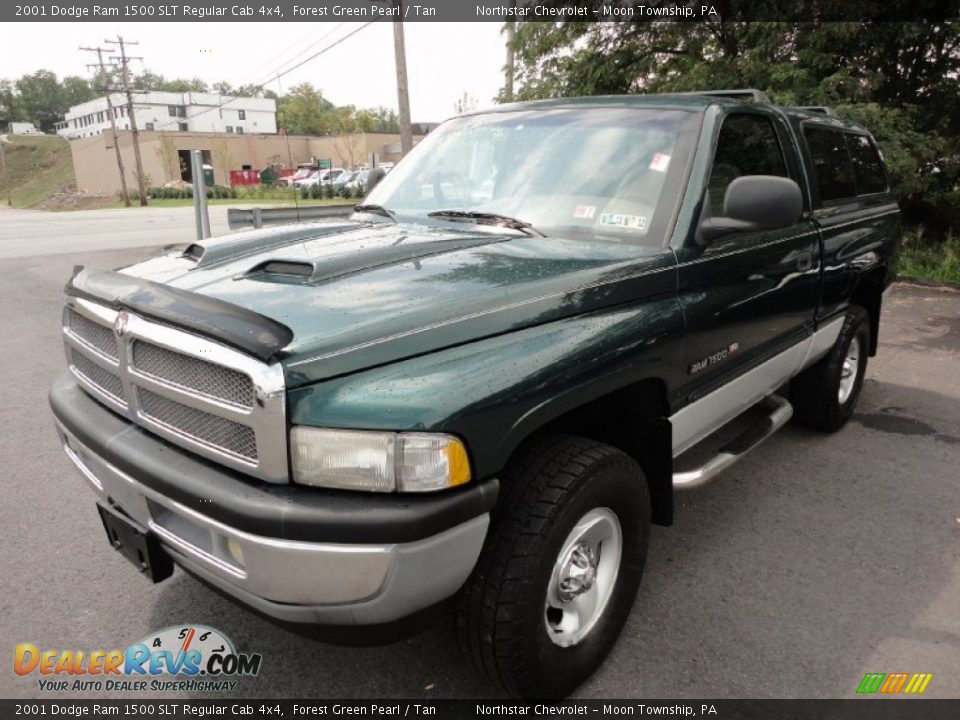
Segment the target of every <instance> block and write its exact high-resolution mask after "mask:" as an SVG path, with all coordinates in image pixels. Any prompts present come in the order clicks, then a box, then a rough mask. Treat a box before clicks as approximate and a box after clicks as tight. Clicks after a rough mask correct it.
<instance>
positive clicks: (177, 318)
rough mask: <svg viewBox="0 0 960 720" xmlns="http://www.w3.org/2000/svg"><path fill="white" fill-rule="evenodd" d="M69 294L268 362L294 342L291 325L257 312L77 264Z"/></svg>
mask: <svg viewBox="0 0 960 720" xmlns="http://www.w3.org/2000/svg"><path fill="white" fill-rule="evenodd" d="M64 290H65V292H66V293H67V295H72V296H75V297H81V298H86V299H88V300H91V301H93V302H96V303H100V304H101V305H107V306H109V307H111V308H113V309H114V310H123V309H125V310H130V311H132V312H134V313H136V314H138V315H142V316H143V317H146V318H150V319H152V320H156V321H158V322H161V323H165V324H167V325H172V326H174V327H177V328H181V329H183V330H187V331H189V332H196V333H199V334H202V335H204V336H206V337H208V338H210V339H211V340H217V341H219V342H222V343H223V344H224V345H229V346H231V347H233V348H236V349H237V350H240V351H242V352H245V353H247V354H248V355H252V356H253V357H255V358H257V359H258V360H262V361H264V362H266V361H269V360H272V359H274V358H275V357H276V355H277V353H278V352H279V351H280V350H282V349H283V348H284V347H286V346H287V345H289V344H290V341H291V340H293V331H292V330H291V329H290V328H288V327H287V326H286V325H283V324H282V323H279V322H277V321H276V320H272V319H270V318H268V317H265V316H263V315H260V314H259V313H255V312H253V311H252V310H247V309H246V308H243V307H240V306H238V305H234V304H232V303H228V302H224V301H223V300H217V299H216V298H212V297H207V296H206V295H200V294H199V293H194V292H190V291H188V290H179V289H177V288H175V287H170V286H169V285H163V284H160V283H155V282H151V281H150V280H142V279H140V278H136V277H132V276H130V275H124V274H123V273H119V272H114V271H112V270H92V269H91V270H88V269H85V268H84V267H83V266H77V267H76V268H75V269H74V274H73V277H72V278H70V281H69V282H68V283H67V286H66V288H65V289H64Z"/></svg>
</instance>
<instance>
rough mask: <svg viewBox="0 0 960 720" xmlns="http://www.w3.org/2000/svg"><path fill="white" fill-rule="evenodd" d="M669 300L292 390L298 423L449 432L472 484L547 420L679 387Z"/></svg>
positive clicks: (678, 339) (678, 320)
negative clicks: (644, 384) (465, 455)
mask: <svg viewBox="0 0 960 720" xmlns="http://www.w3.org/2000/svg"><path fill="white" fill-rule="evenodd" d="M682 338H683V318H682V315H681V310H680V308H679V306H678V304H677V301H676V299H675V298H674V297H661V298H647V299H645V300H644V301H643V302H642V303H640V304H636V305H630V306H618V307H614V308H607V309H604V310H601V311H596V312H592V313H587V314H582V315H576V316H573V317H568V318H565V319H562V320H558V321H555V322H550V323H545V324H542V325H537V326H534V327H530V328H526V329H524V330H520V331H517V332H511V333H507V334H504V335H500V336H497V337H492V338H487V339H484V340H480V341H477V342H473V343H469V344H466V345H461V346H459V347H456V348H451V349H447V350H443V351H439V352H434V353H430V354H427V355H422V356H419V357H416V358H411V359H408V360H404V361H401V362H396V363H392V364H389V365H385V366H382V367H379V368H373V369H370V370H366V371H362V372H358V373H355V374H353V375H348V376H345V377H341V378H336V379H333V380H328V381H322V382H318V383H315V384H313V385H309V386H306V387H302V388H297V389H295V390H291V391H290V392H289V395H288V403H289V408H290V419H291V422H292V423H293V424H295V425H314V426H320V427H336V428H354V429H371V430H373V429H376V430H394V431H401V430H417V431H435V432H447V433H451V434H454V435H457V436H459V437H461V438H462V439H463V440H464V441H465V443H466V444H467V447H468V450H469V452H470V457H471V459H472V462H473V472H474V476H475V477H479V478H483V477H488V476H491V475H493V474H494V473H496V472H498V471H499V470H500V469H501V468H502V467H503V466H504V464H505V463H506V461H507V459H508V458H509V457H510V454H511V453H512V452H513V451H514V449H516V447H517V446H518V445H519V444H520V443H521V442H522V441H523V440H524V439H525V438H527V437H528V436H529V435H530V434H531V433H533V432H534V431H535V430H537V429H538V428H540V427H542V426H543V425H544V424H546V423H547V422H549V421H551V420H553V419H555V418H557V417H559V416H560V415H562V414H564V413H566V412H569V411H570V410H573V409H574V408H576V407H578V406H580V405H583V404H585V403H587V402H590V401H591V400H594V399H596V398H598V397H600V396H602V395H607V394H609V393H611V392H613V391H615V390H617V389H618V388H621V387H624V386H626V385H629V384H632V383H635V382H638V381H640V380H644V379H648V378H657V379H659V380H661V381H663V382H664V383H665V384H666V386H667V389H668V391H669V390H670V389H671V388H673V387H676V385H677V384H678V383H679V381H680V380H682V376H683V373H682V369H681V368H682V363H681V360H680V358H681V350H682V347H681V343H682Z"/></svg>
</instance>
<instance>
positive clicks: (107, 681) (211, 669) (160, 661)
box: [13, 625, 263, 692]
mask: <svg viewBox="0 0 960 720" xmlns="http://www.w3.org/2000/svg"><path fill="white" fill-rule="evenodd" d="M262 660H263V658H262V657H261V656H260V654H259V653H238V652H237V650H236V648H235V647H234V644H233V642H232V641H231V640H230V639H229V638H227V636H226V635H224V634H223V633H222V632H220V631H219V630H216V629H215V628H211V627H206V626H203V625H186V626H176V627H168V628H165V629H163V630H161V631H159V632H157V633H152V634H150V635H147V637H145V638H144V639H143V640H141V641H140V642H137V643H134V644H133V645H130V646H129V647H127V648H126V649H125V650H41V649H40V648H39V647H38V646H37V645H35V644H33V643H20V644H19V645H17V646H16V649H15V651H14V658H13V669H14V672H16V674H17V675H21V676H25V677H33V676H36V677H37V683H38V685H39V687H40V689H41V690H44V691H49V692H76V691H83V690H87V691H99V692H104V691H105V692H139V691H147V690H150V691H167V692H170V691H184V692H190V691H197V690H200V691H221V692H223V691H226V692H229V691H232V690H235V689H236V688H237V686H238V685H239V684H240V679H241V678H244V677H253V676H255V675H257V673H259V672H260V666H261V663H262Z"/></svg>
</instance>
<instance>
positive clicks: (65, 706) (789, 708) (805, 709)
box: [0, 699, 960, 720]
mask: <svg viewBox="0 0 960 720" xmlns="http://www.w3.org/2000/svg"><path fill="white" fill-rule="evenodd" d="M110 716H113V717H118V716H119V717H128V718H144V717H150V718H157V717H162V718H199V717H203V718H237V717H239V718H256V719H257V720H261V719H264V718H285V719H289V718H319V717H328V718H333V717H365V718H371V717H372V718H400V717H403V718H435V719H436V720H462V719H463V718H503V717H510V718H516V717H520V718H523V717H528V718H541V717H549V718H610V717H616V718H620V717H635V718H705V719H707V720H956V718H957V717H960V700H921V699H911V700H902V701H901V700H883V699H881V700H867V699H862V700H561V701H514V700H395V699H394V700H249V699H247V700H175V699H170V700H67V699H56V700H49V699H43V700H0V720H6V719H7V718H23V717H38V718H47V719H49V720H60V719H61V718H64V719H65V718H98V717H110Z"/></svg>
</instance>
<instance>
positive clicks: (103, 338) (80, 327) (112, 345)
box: [67, 310, 117, 360]
mask: <svg viewBox="0 0 960 720" xmlns="http://www.w3.org/2000/svg"><path fill="white" fill-rule="evenodd" d="M67 319H68V320H67V322H68V326H69V328H70V332H72V333H73V334H74V335H76V336H77V337H78V338H80V339H81V340H83V341H84V342H85V343H87V344H88V345H91V346H93V347H95V348H96V349H97V350H99V351H100V352H102V353H103V354H104V355H106V356H107V357H110V358H113V359H114V360H116V359H117V337H116V335H114V334H113V329H112V328H108V327H104V326H103V325H100V324H98V323H95V322H94V321H93V320H90V319H89V318H86V317H84V316H83V315H81V314H80V313H78V312H75V311H73V310H67Z"/></svg>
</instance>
